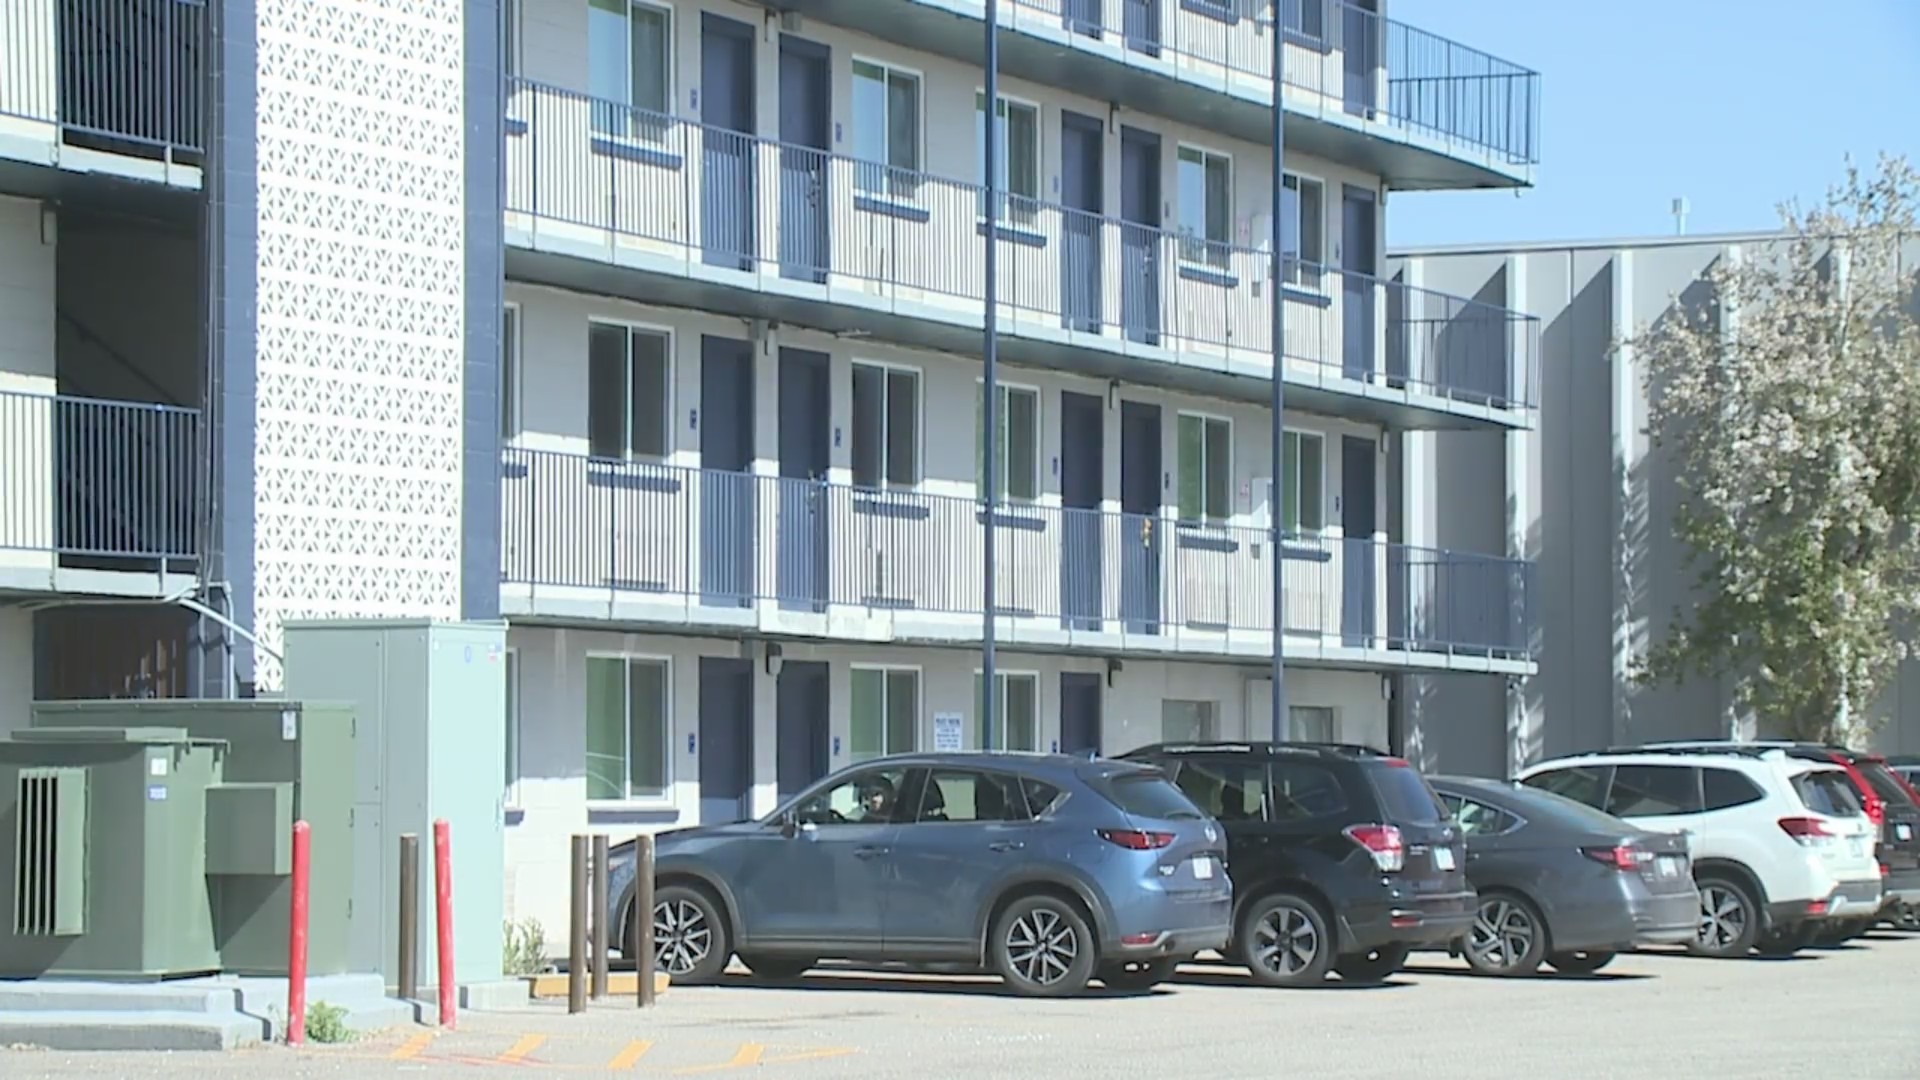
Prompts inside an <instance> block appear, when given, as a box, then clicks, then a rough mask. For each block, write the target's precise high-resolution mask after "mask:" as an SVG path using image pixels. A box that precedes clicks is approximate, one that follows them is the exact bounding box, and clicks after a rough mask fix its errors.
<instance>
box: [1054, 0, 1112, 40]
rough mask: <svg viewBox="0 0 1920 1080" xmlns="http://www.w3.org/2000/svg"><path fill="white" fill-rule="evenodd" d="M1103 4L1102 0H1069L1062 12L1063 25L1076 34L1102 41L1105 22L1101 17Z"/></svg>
mask: <svg viewBox="0 0 1920 1080" xmlns="http://www.w3.org/2000/svg"><path fill="white" fill-rule="evenodd" d="M1101 3H1102V0H1067V3H1066V6H1065V7H1064V8H1062V9H1061V11H1060V23H1061V25H1062V26H1065V27H1066V28H1067V29H1068V30H1071V31H1073V32H1074V33H1076V34H1085V35H1086V36H1087V37H1090V38H1093V39H1094V40H1095V41H1098V40H1100V31H1101V24H1102V23H1103V22H1104V21H1105V20H1104V19H1102V18H1101V15H1100V5H1101Z"/></svg>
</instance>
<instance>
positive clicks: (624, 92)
mask: <svg viewBox="0 0 1920 1080" xmlns="http://www.w3.org/2000/svg"><path fill="white" fill-rule="evenodd" d="M672 24H673V14H672V13H671V12H669V11H668V10H667V9H666V8H663V7H658V6H655V5H654V4H650V3H647V2H646V0H588V3H587V87H588V91H589V92H590V93H591V94H592V95H593V96H594V97H595V98H597V99H599V100H597V101H595V102H594V106H593V130H595V131H597V132H599V133H601V134H603V135H622V136H635V135H640V134H643V133H648V132H651V133H658V132H659V131H660V129H661V128H662V126H663V125H662V122H661V117H663V116H664V115H665V114H666V113H667V112H669V111H670V110H671V107H672V102H673V80H672V77H671V75H672V71H673V49H672V41H673V36H672ZM640 113H651V114H653V115H652V116H642V115H638V114H640Z"/></svg>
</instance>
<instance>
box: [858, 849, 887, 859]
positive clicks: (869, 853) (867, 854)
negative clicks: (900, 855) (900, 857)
mask: <svg viewBox="0 0 1920 1080" xmlns="http://www.w3.org/2000/svg"><path fill="white" fill-rule="evenodd" d="M886 853H887V849H886V848H883V847H858V848H854V849H853V854H854V857H855V858H859V859H871V858H875V857H877V856H880V855H885V854H886Z"/></svg>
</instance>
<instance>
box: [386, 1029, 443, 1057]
mask: <svg viewBox="0 0 1920 1080" xmlns="http://www.w3.org/2000/svg"><path fill="white" fill-rule="evenodd" d="M432 1045H433V1033H432V1032H430V1031H429V1032H422V1033H421V1034H419V1035H415V1036H414V1037H413V1038H411V1039H408V1040H407V1041H406V1042H404V1043H402V1044H400V1048H399V1049H397V1050H395V1051H394V1052H393V1053H392V1054H389V1055H388V1058H389V1059H390V1060H393V1061H408V1060H411V1059H413V1058H416V1057H419V1056H420V1052H421V1051H422V1050H425V1049H426V1048H427V1047H429V1046H432Z"/></svg>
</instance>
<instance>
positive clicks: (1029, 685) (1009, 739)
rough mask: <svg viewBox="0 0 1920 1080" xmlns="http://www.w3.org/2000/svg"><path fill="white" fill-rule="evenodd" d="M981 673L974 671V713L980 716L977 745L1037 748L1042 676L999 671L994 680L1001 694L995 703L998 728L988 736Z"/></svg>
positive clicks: (1005, 748)
mask: <svg viewBox="0 0 1920 1080" xmlns="http://www.w3.org/2000/svg"><path fill="white" fill-rule="evenodd" d="M983 677H984V676H983V675H982V673H981V672H978V671H976V672H974V673H973V715H975V716H977V717H979V718H980V719H979V726H978V727H977V728H976V729H975V731H974V737H975V738H977V739H979V740H980V741H979V742H978V743H976V744H975V745H976V746H980V747H983V748H984V747H986V746H989V745H991V746H992V747H993V749H995V750H1036V749H1038V748H1039V742H1040V676H1039V675H1037V674H1029V673H1026V672H1005V671H996V672H994V673H993V681H994V682H996V683H998V684H999V693H998V694H997V695H996V696H995V699H994V703H993V714H994V719H995V721H996V725H995V727H996V730H995V731H994V732H993V736H994V737H993V739H992V740H991V742H989V740H988V739H987V729H986V720H987V711H986V709H985V708H983V707H982V704H983V703H982V702H981V700H980V680H981V679H982V678H983Z"/></svg>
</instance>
